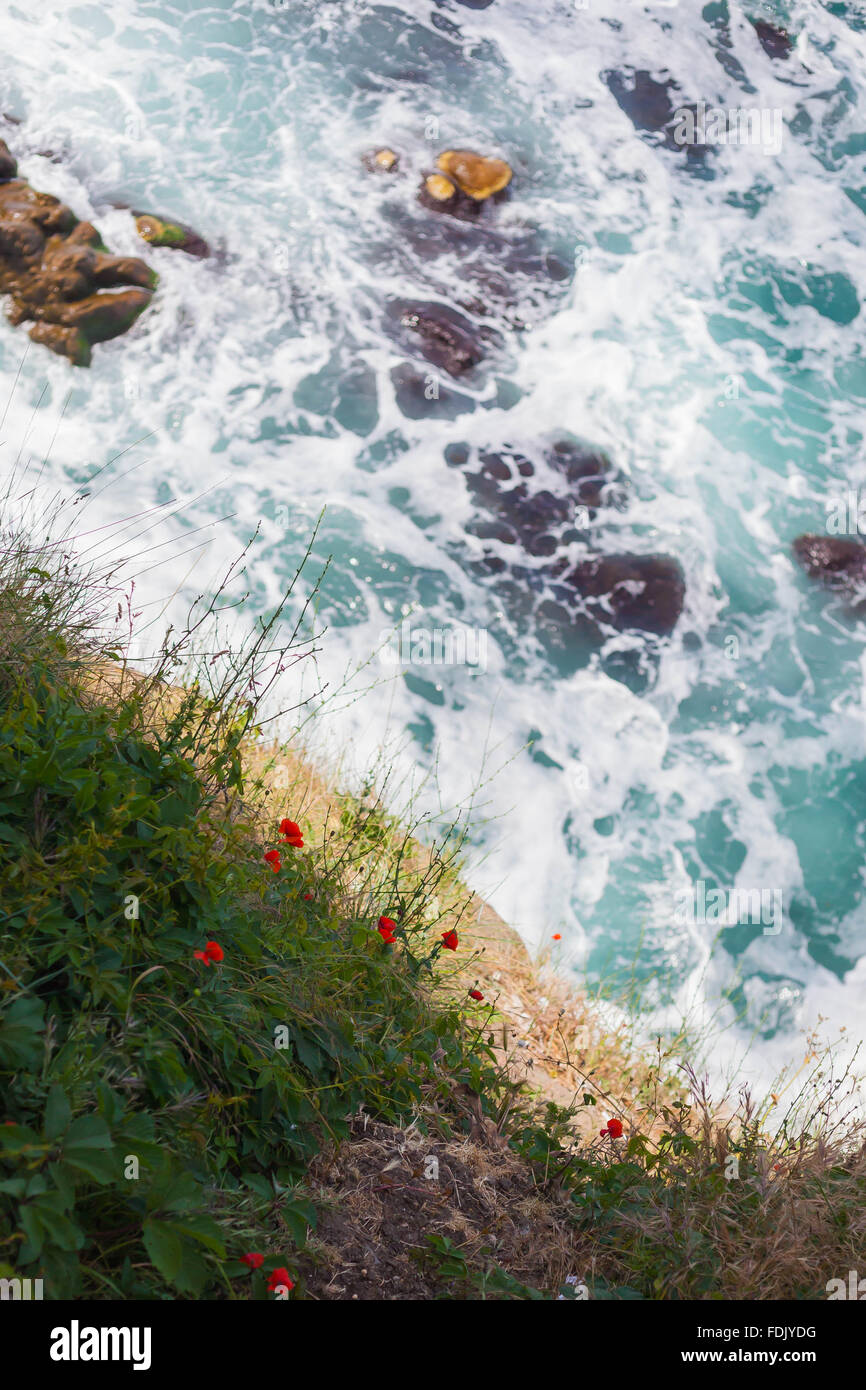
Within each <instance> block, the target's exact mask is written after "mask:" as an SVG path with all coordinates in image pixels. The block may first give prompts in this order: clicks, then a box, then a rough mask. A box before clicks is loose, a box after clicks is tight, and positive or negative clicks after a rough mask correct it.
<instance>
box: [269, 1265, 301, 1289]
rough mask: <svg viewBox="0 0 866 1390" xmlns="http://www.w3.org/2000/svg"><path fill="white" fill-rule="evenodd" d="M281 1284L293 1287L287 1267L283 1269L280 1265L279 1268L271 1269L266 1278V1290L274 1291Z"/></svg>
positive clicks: (288, 1287)
mask: <svg viewBox="0 0 866 1390" xmlns="http://www.w3.org/2000/svg"><path fill="white" fill-rule="evenodd" d="M283 1285H284V1286H285V1287H286V1288H287V1289H289V1290H291V1289H293V1288H294V1287H295V1285H294V1283H293V1282H292V1280H291V1279H290V1277H289V1271H288V1270H287V1269H283V1268H282V1266H281V1267H280V1268H279V1269H275V1270H273V1271H272V1273H271V1274H270V1276H269V1278H268V1292H269V1293H274V1291H275V1290H276V1289H278V1288H280V1287H281V1286H283Z"/></svg>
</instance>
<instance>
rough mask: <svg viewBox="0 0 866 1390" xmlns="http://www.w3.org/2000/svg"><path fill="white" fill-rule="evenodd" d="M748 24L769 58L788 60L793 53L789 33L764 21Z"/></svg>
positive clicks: (756, 20) (755, 20)
mask: <svg viewBox="0 0 866 1390" xmlns="http://www.w3.org/2000/svg"><path fill="white" fill-rule="evenodd" d="M750 23H751V24H752V26H753V28H754V30H755V33H756V34H757V36H758V38H759V40H760V43H761V47H762V48H763V50H764V52H765V53H768V54H769V56H770V57H771V58H790V56H791V54H792V53H793V51H794V40H793V39H792V38H791V35H790V34H789V33H787V32H786V31H785V30H784V29H780V28H778V26H777V25H775V24H768V23H767V21H766V20H765V19H753V20H751V21H750Z"/></svg>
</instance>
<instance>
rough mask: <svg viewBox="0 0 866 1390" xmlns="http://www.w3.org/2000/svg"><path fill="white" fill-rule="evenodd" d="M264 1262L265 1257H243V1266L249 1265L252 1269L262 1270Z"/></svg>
mask: <svg viewBox="0 0 866 1390" xmlns="http://www.w3.org/2000/svg"><path fill="white" fill-rule="evenodd" d="M264 1262H265V1257H264V1255H241V1264H242V1265H249V1267H250V1269H261V1267H262V1265H263V1264H264Z"/></svg>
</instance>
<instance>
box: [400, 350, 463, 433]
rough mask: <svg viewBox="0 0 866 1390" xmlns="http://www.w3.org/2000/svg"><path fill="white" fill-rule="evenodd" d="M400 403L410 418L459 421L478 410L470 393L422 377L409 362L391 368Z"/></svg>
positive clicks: (432, 378) (402, 409)
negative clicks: (461, 416)
mask: <svg viewBox="0 0 866 1390" xmlns="http://www.w3.org/2000/svg"><path fill="white" fill-rule="evenodd" d="M391 381H392V382H393V384H394V395H395V398H396V401H397V406H398V408H399V410H400V412H401V414H402V415H405V416H406V419H407V420H456V419H457V417H458V415H466V414H467V413H468V412H469V411H472V410H474V409H475V402H474V400H473V399H472V397H471V396H464V395H463V393H462V392H460V391H452V390H449V388H448V387H446V386H443V385H442V384H441V383H440V382H439V381H437V380H436V379H435V378H434V377H430V376H426V377H425V376H422V375H421V373H420V372H417V371H416V370H415V369H414V367H410V366H409V364H408V363H407V362H404V363H401V364H400V365H399V366H398V367H394V368H393V369H392V371H391Z"/></svg>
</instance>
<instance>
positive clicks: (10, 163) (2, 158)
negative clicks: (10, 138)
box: [0, 140, 18, 183]
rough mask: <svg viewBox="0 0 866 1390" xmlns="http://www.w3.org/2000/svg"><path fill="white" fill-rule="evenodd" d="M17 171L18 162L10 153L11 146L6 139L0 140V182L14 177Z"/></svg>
mask: <svg viewBox="0 0 866 1390" xmlns="http://www.w3.org/2000/svg"><path fill="white" fill-rule="evenodd" d="M17 173H18V164H17V162H16V161H15V159H13V157H12V155H11V154H10V153H9V146H8V145H7V144H6V141H5V140H0V183H5V182H6V180H7V179H14V178H15V176H16V174H17Z"/></svg>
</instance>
